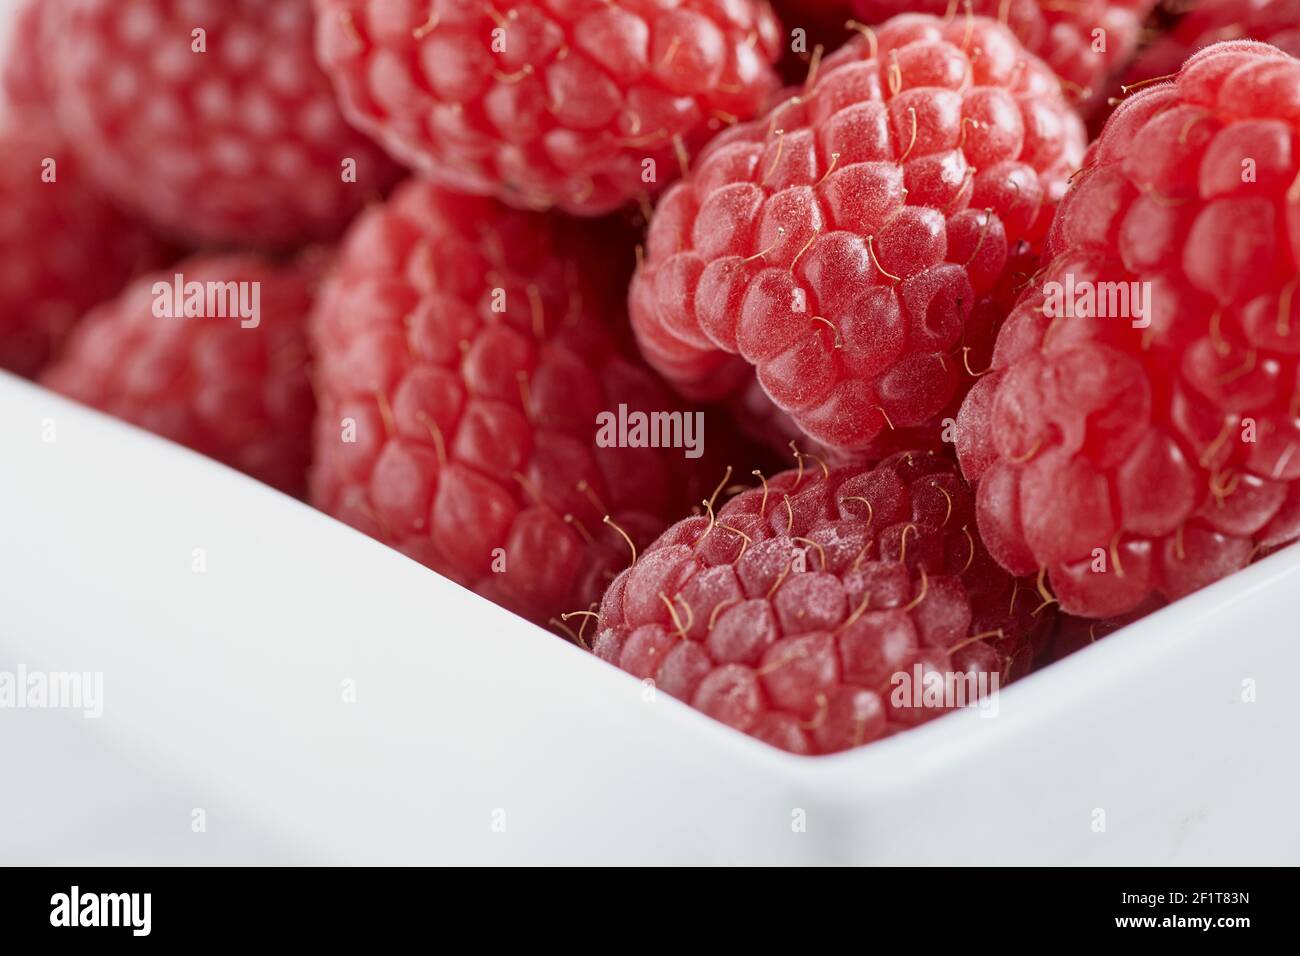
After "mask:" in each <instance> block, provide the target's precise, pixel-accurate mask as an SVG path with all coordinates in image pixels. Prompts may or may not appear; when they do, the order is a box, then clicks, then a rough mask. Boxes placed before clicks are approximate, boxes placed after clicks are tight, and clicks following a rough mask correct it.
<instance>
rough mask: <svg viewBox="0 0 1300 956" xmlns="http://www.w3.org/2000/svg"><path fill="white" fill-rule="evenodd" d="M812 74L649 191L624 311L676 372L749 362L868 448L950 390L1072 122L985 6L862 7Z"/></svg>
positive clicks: (1040, 222) (914, 421) (1025, 247)
mask: <svg viewBox="0 0 1300 956" xmlns="http://www.w3.org/2000/svg"><path fill="white" fill-rule="evenodd" d="M966 51H971V52H966ZM811 81H812V82H811V83H810V84H809V86H808V88H807V89H806V90H805V91H804V92H802V93H800V94H799V95H797V96H796V95H791V96H789V97H787V98H786V99H785V100H784V101H782V102H781V103H780V104H778V105H777V106H775V107H774V108H773V110H772V111H771V112H770V113H769V115H767V116H766V117H764V118H762V119H760V120H756V121H754V122H751V123H747V124H743V125H739V126H736V127H734V128H732V129H731V130H729V131H727V132H726V133H724V134H722V135H721V136H719V137H718V138H716V139H715V140H714V141H713V142H712V143H711V144H710V145H709V147H708V148H707V149H706V150H705V151H704V153H703V154H702V155H701V156H700V158H699V161H698V162H697V163H696V167H695V170H694V172H693V173H692V175H691V176H690V177H689V178H688V179H687V180H685V181H683V182H682V183H679V184H678V185H676V186H674V187H673V188H672V189H670V190H669V191H668V193H667V194H666V195H665V196H664V197H663V199H662V200H661V201H660V203H659V206H658V209H657V210H656V212H655V214H654V218H653V219H652V220H651V224H650V230H649V235H648V238H647V247H646V254H645V262H644V265H643V267H642V268H640V269H639V270H638V272H637V275H636V277H635V279H634V281H633V284H632V289H631V292H630V296H629V300H630V308H631V318H632V323H633V328H634V329H635V331H636V334H637V339H638V342H639V344H640V346H641V349H642V352H643V354H644V355H645V356H646V357H647V359H648V360H649V361H650V364H651V365H652V366H654V367H655V368H656V370H658V371H659V372H660V373H661V374H663V375H664V376H665V377H666V378H667V379H668V380H669V381H670V382H671V383H672V384H673V385H674V386H676V387H677V388H678V389H679V390H680V391H681V392H683V393H684V394H686V395H688V396H690V397H692V398H698V399H705V400H712V399H717V398H721V397H723V396H724V395H727V394H729V393H735V392H736V391H737V390H741V389H744V388H746V387H747V383H748V382H749V381H750V380H751V379H752V377H753V375H754V374H755V372H756V373H757V377H758V381H759V383H760V384H761V385H762V388H763V390H764V391H765V392H766V394H767V396H768V397H769V398H770V399H771V400H772V401H773V402H774V403H775V404H776V405H777V406H779V407H780V408H781V409H782V410H783V411H785V412H787V413H789V415H790V416H791V418H792V419H793V420H794V422H795V424H796V425H798V427H799V428H800V429H801V430H802V431H803V432H804V433H805V434H807V435H808V436H809V437H810V438H812V439H813V440H814V441H816V442H820V443H821V444H824V445H826V446H828V447H830V448H833V449H841V450H855V449H865V448H869V447H871V445H872V443H873V442H874V441H876V440H877V436H879V435H880V433H881V432H882V431H883V430H885V429H886V428H891V429H893V428H898V429H906V428H912V427H922V426H930V425H933V424H935V423H936V421H937V419H938V418H939V417H940V415H941V414H942V413H943V412H944V411H945V410H946V409H948V408H950V407H951V406H952V405H953V402H954V400H955V399H956V398H957V397H959V395H960V393H961V390H962V389H963V388H964V387H965V386H966V383H967V382H968V381H969V380H970V376H968V375H965V374H964V372H963V368H966V369H969V368H972V367H975V365H972V363H976V364H978V363H979V362H980V357H979V351H980V347H981V343H982V341H983V340H985V339H987V340H989V344H991V337H992V330H993V328H994V326H995V325H996V322H997V319H998V318H999V317H1000V316H1001V315H1003V314H1005V311H1004V310H1005V308H1007V307H1009V297H1008V296H1007V294H1006V287H1007V286H1008V285H1009V284H1010V280H1011V279H1012V273H1013V272H1014V266H1015V265H1016V264H1018V263H1019V262H1021V261H1022V260H1024V259H1025V258H1026V256H1027V255H1030V254H1033V253H1034V252H1036V250H1034V243H1036V242H1037V241H1038V240H1040V239H1041V237H1042V235H1043V234H1044V233H1045V232H1046V229H1047V226H1048V224H1049V223H1050V220H1051V215H1052V210H1053V208H1054V206H1055V202H1056V200H1057V198H1058V196H1059V195H1060V194H1061V193H1063V192H1064V191H1065V188H1066V185H1067V177H1068V175H1069V174H1070V173H1071V172H1072V171H1073V170H1074V169H1075V167H1076V166H1077V165H1078V163H1079V161H1080V160H1081V159H1082V156H1083V148H1084V141H1083V128H1082V123H1081V121H1080V120H1079V118H1078V116H1077V115H1076V114H1075V113H1074V111H1073V110H1071V109H1070V108H1069V107H1068V106H1067V104H1066V103H1065V101H1064V99H1063V98H1062V97H1061V96H1060V94H1059V90H1058V84H1057V82H1056V79H1055V78H1054V77H1053V76H1052V74H1051V72H1050V71H1049V70H1048V69H1047V67H1045V66H1044V65H1043V64H1042V63H1041V62H1039V61H1038V60H1037V59H1035V58H1034V57H1032V56H1031V55H1029V54H1026V53H1025V52H1024V50H1023V49H1022V48H1021V47H1020V45H1019V43H1018V42H1017V41H1016V39H1015V38H1014V37H1013V36H1012V35H1011V34H1010V32H1009V31H1007V30H1006V29H1005V28H1003V27H1001V26H999V25H998V24H996V23H995V22H993V21H992V20H989V19H986V18H972V19H970V20H957V21H953V22H945V21H941V20H939V19H937V18H935V17H928V16H919V15H918V16H901V17H896V18H894V19H893V20H891V21H890V22H889V23H887V24H885V25H884V26H883V27H881V28H880V29H879V31H878V32H872V31H870V30H866V29H865V28H864V32H863V35H861V36H858V37H856V38H855V40H853V41H852V42H850V43H849V44H848V45H846V46H845V47H842V48H841V49H840V50H838V51H837V52H836V53H834V54H832V55H831V56H830V57H828V58H827V59H826V60H825V62H824V63H823V66H822V69H821V70H820V71H819V72H818V73H817V74H816V76H815V77H812V78H811ZM1004 302H1007V304H1006V305H1004V304H1003V303H1004ZM964 348H971V349H974V350H975V351H974V352H973V353H970V354H967V353H965V352H964V350H963V349H964ZM751 366H752V367H753V368H751Z"/></svg>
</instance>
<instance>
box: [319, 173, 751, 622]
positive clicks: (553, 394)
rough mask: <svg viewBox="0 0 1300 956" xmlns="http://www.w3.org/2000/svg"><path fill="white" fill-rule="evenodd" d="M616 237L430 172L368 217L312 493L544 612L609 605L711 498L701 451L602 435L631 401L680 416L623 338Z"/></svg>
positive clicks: (326, 313) (347, 269)
mask: <svg viewBox="0 0 1300 956" xmlns="http://www.w3.org/2000/svg"><path fill="white" fill-rule="evenodd" d="M616 249H617V242H616V239H615V241H611V240H610V239H609V238H607V237H606V236H605V235H604V233H603V232H602V231H600V230H599V229H597V228H596V227H595V226H594V224H591V223H583V224H582V228H579V226H578V224H577V223H576V222H574V221H566V220H563V219H559V218H552V217H545V216H541V215H538V214H534V213H527V212H523V211H518V210H513V209H509V208H506V207H504V206H501V205H500V204H498V203H496V202H495V201H492V200H489V199H486V198H482V197H471V196H458V195H455V194H452V193H448V192H443V191H442V190H440V189H439V188H437V187H435V186H434V185H432V184H431V183H428V182H427V181H424V180H413V181H411V182H409V183H408V184H406V185H405V186H403V187H400V188H399V190H398V192H397V193H396V194H395V196H394V197H393V198H392V199H391V200H390V201H389V202H388V203H387V204H386V205H384V206H380V207H376V208H374V209H372V210H369V211H368V212H367V213H365V214H363V216H362V217H361V218H360V219H359V220H358V222H357V223H356V224H355V225H354V227H353V228H352V230H351V231H350V232H349V234H348V237H347V239H346V240H345V243H344V247H343V251H342V254H341V259H340V262H339V263H338V267H337V270H336V272H335V274H334V275H333V277H332V278H331V280H330V281H329V282H328V283H327V286H326V289H325V291H324V292H323V294H322V297H321V302H320V305H319V308H318V310H317V313H316V316H315V319H314V322H313V333H314V334H313V339H314V343H315V346H316V359H317V363H318V367H317V375H316V384H317V392H318V397H319V399H320V403H321V413H320V416H319V418H318V426H317V433H316V442H315V448H316V460H315V463H314V466H313V477H312V494H311V497H312V501H313V503H314V504H316V505H317V506H318V507H320V508H321V509H322V510H324V511H327V512H329V513H330V514H333V515H335V516H336V517H339V518H341V519H342V520H344V521H346V522H348V523H349V524H352V525H353V526H355V527H357V528H358V529H360V530H362V531H365V532H366V533H368V534H370V535H372V536H374V537H376V538H378V539H379V540H381V541H384V542H386V543H388V544H390V545H392V546H393V547H395V548H398V549H400V550H401V551H403V552H404V553H406V554H407V555H409V556H410V557H412V558H414V559H416V560H418V561H421V562H423V563H424V564H426V565H428V566H429V567H431V568H433V569H434V570H436V571H439V572H440V573H442V574H444V575H446V576H448V577H451V578H452V579H454V580H456V581H458V582H460V583H462V584H464V585H466V586H468V587H471V588H473V589H474V590H476V591H478V592H479V593H480V594H483V595H485V596H486V597H488V598H490V599H492V600H494V601H496V602H497V603H499V604H501V605H503V606H505V607H507V608H510V609H511V610H514V611H516V612H518V613H520V614H523V615H524V616H526V617H529V618H530V619H532V620H534V621H537V622H539V623H541V624H544V625H545V624H548V623H550V621H551V618H553V617H556V616H557V615H559V614H561V613H565V612H569V611H573V610H579V609H581V608H585V607H587V606H588V605H589V604H591V603H593V602H595V601H597V600H599V597H600V595H601V593H602V592H603V591H604V588H605V585H606V584H607V583H608V581H609V579H610V578H612V577H613V574H614V572H616V571H617V570H618V569H619V568H621V567H622V566H623V565H624V564H626V563H627V561H628V559H629V555H630V553H631V551H632V550H633V549H635V548H641V547H644V546H645V545H646V544H647V543H649V542H650V541H651V540H653V539H654V537H655V536H656V535H657V534H658V533H659V532H660V531H662V530H663V528H664V527H665V525H666V524H667V517H668V516H669V515H674V516H675V515H676V514H678V513H679V511H680V509H683V508H686V507H688V506H689V504H690V503H691V502H698V501H699V500H700V498H701V497H702V494H706V493H707V492H703V493H701V492H699V491H698V489H697V487H696V486H695V485H694V484H693V475H694V471H693V468H692V463H691V462H690V460H688V459H687V458H686V457H685V454H684V451H683V449H680V448H653V447H627V446H620V447H616V446H613V445H611V444H610V443H608V442H605V441H603V440H602V438H601V435H600V430H599V428H598V426H597V419H598V416H600V415H602V413H606V412H608V413H616V412H617V411H618V409H619V406H620V405H626V406H627V408H628V409H629V411H630V412H631V411H641V412H645V413H647V414H649V413H664V412H671V411H674V410H676V411H679V412H681V411H682V406H681V403H679V402H677V401H675V400H674V399H672V398H671V397H670V396H669V394H668V392H667V389H665V388H664V387H663V386H662V384H661V383H660V382H659V381H658V380H657V379H656V378H655V377H654V376H653V375H652V374H651V373H650V372H649V371H648V370H647V369H646V368H645V367H644V366H643V365H641V364H640V363H639V362H638V361H636V360H635V359H634V358H632V357H626V356H624V355H623V354H622V352H621V351H620V349H619V348H618V343H617V341H616V331H617V328H618V326H619V325H621V324H623V323H624V322H625V319H624V318H623V313H622V290H623V288H624V283H623V282H622V281H617V280H619V279H623V280H625V279H626V274H627V272H626V271H623V272H622V273H621V275H619V274H618V273H619V270H618V267H617V265H616V260H617V255H616V253H615V250H616ZM625 251H626V258H627V260H628V269H629V270H630V267H631V260H632V258H633V249H632V245H631V243H630V242H628V243H627V244H626V246H625ZM610 273H613V274H614V276H613V278H614V280H615V281H610V276H609V274H610ZM713 421H714V420H713V419H712V418H710V419H709V423H708V426H707V427H706V432H705V449H706V456H705V457H704V458H701V459H699V461H700V462H704V461H707V460H708V450H709V449H711V448H712V447H713V446H714V444H715V442H716V443H721V444H725V439H724V438H722V437H721V436H720V435H718V434H716V433H717V432H719V430H720V429H719V428H714V427H713V425H712V422H713ZM710 480H713V481H716V476H710Z"/></svg>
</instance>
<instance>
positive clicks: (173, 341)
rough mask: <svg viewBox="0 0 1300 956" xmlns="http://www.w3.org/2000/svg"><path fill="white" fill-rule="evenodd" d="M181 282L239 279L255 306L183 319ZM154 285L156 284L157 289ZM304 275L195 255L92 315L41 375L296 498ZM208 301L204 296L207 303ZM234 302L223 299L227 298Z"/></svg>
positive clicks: (303, 402)
mask: <svg viewBox="0 0 1300 956" xmlns="http://www.w3.org/2000/svg"><path fill="white" fill-rule="evenodd" d="M178 274H179V275H181V276H182V277H183V283H202V284H203V286H202V287H203V288H204V289H205V300H206V292H207V284H208V283H220V284H223V285H224V284H226V283H232V284H233V283H248V285H247V286H244V287H243V288H244V290H245V291H246V298H245V299H244V302H245V304H248V305H252V304H253V303H254V300H253V298H252V295H253V290H254V289H256V290H257V292H256V294H257V296H258V299H257V300H256V301H257V304H258V305H259V308H258V310H257V311H256V312H254V310H253V309H251V308H250V309H248V310H247V311H248V315H249V316H250V317H248V318H244V317H242V315H241V314H240V313H238V311H237V309H236V308H233V307H231V306H230V305H228V306H227V308H226V310H225V315H224V316H222V315H221V314H220V313H219V312H218V311H217V310H216V309H212V308H210V307H209V306H208V305H207V302H206V301H205V303H204V307H203V313H204V314H203V315H202V316H194V315H190V316H188V317H187V316H185V315H184V314H183V312H182V306H183V300H181V304H180V305H176V306H174V307H171V308H169V303H174V302H176V301H177V299H176V297H175V296H174V295H171V296H168V295H164V294H163V293H162V288H161V287H162V286H166V287H169V288H174V286H175V282H176V276H177V275H178ZM156 285H157V287H156ZM311 295H312V280H311V274H310V271H309V270H307V269H305V268H301V267H282V266H276V265H273V264H271V263H269V262H267V261H265V260H263V259H261V258H260V257H257V256H251V255H229V256H208V257H196V258H193V259H189V260H186V261H184V262H181V263H179V264H178V265H177V266H176V267H175V269H174V270H168V271H166V272H162V273H158V274H155V275H151V276H148V277H144V278H141V279H139V280H137V281H136V282H134V283H132V284H131V286H129V287H128V288H127V290H126V291H125V292H123V293H122V295H121V296H119V297H118V298H117V299H115V300H113V301H112V302H106V303H104V304H103V305H101V306H99V307H98V308H96V309H94V310H93V311H91V313H90V314H89V315H88V316H86V318H85V320H84V321H83V322H82V323H81V324H80V325H79V326H78V327H77V329H76V331H75V332H74V333H73V335H72V336H71V338H70V339H69V340H68V344H67V348H66V350H65V351H64V353H63V354H62V356H60V358H59V359H58V360H57V361H56V362H55V363H54V364H53V365H52V366H50V368H49V369H48V370H47V371H46V372H45V374H44V375H43V376H42V377H41V381H42V382H43V383H44V384H45V385H48V386H49V387H50V388H53V389H55V390H56V391H59V392H62V393H63V394H65V395H67V396H69V397H71V398H74V399H76V400H78V401H80V402H84V403H86V404H88V405H92V406H94V407H96V408H99V409H102V410H103V411H106V412H108V413H109V414H112V415H116V416H117V417H118V418H122V419H125V420H126V421H129V422H132V423H134V424H136V425H139V426H141V427H142V428H147V429H149V430H150V431H153V432H156V433H158V434H159V435H162V436H164V437H166V438H170V439H172V440H173V441H176V442H179V443H181V444H182V445H187V446H189V447H190V448H192V449H194V450H195V451H198V452H201V453H203V454H205V455H208V456H210V457H212V458H215V459H217V460H218V461H222V462H224V463H226V464H227V465H230V466H232V467H234V468H238V469H239V470H240V471H244V472H247V473H248V474H250V475H252V476H253V477H254V478H258V479H260V480H262V481H265V482H266V483H267V484H270V485H274V486H275V487H277V488H279V489H281V490H283V491H286V492H290V493H292V494H299V495H301V494H302V492H303V486H304V485H305V483H306V474H307V465H308V462H309V459H310V452H311V421H312V412H313V401H312V396H311V385H310V383H309V382H308V379H307V371H306V360H307V352H306V319H307V313H308V311H309V309H310V305H311ZM215 301H216V300H214V302H215ZM227 301H229V302H233V300H227Z"/></svg>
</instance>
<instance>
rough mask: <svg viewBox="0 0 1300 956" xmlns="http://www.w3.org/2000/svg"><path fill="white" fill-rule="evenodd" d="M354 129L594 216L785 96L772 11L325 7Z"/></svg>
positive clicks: (438, 172) (453, 170)
mask: <svg viewBox="0 0 1300 956" xmlns="http://www.w3.org/2000/svg"><path fill="white" fill-rule="evenodd" d="M318 7H319V11H320V12H319V30H318V34H319V50H320V59H321V62H322V64H323V65H324V66H325V69H326V70H327V71H328V72H329V73H330V75H331V76H332V77H333V79H334V83H335V86H336V88H337V89H338V92H339V96H340V98H341V100H342V102H343V105H344V109H345V111H346V113H347V115H348V117H349V118H350V119H351V120H352V122H353V123H355V124H356V125H357V126H358V127H359V128H360V129H363V130H365V131H366V132H368V133H370V134H371V135H372V136H374V137H375V138H376V139H377V140H378V141H379V142H381V143H382V144H383V145H384V146H385V147H386V148H387V149H388V150H389V152H390V153H392V155H394V156H396V157H397V158H398V159H400V160H402V161H403V162H405V163H406V164H407V165H409V166H411V167H413V168H414V169H416V170H418V171H420V172H421V173H423V174H424V175H426V176H429V177H431V178H432V179H434V180H435V181H437V182H439V183H440V184H442V185H444V186H447V187H450V188H452V189H456V190H458V191H462V192H468V193H473V194H479V195H491V196H495V197H496V198H498V199H501V200H503V201H505V202H507V203H510V204H512V205H515V206H520V207H525V208H532V209H547V208H551V207H555V208H558V209H561V210H564V211H565V212H570V213H574V214H578V215H599V214H602V213H606V212H610V211H612V210H614V209H617V208H619V207H620V206H623V205H625V204H627V203H628V202H629V201H631V200H633V199H635V198H645V197H647V196H652V195H654V194H655V193H657V192H658V191H659V189H661V188H662V187H663V186H664V185H665V184H666V183H668V182H671V181H672V180H673V179H675V178H676V177H677V174H678V173H677V171H678V169H679V167H680V166H681V165H682V164H683V163H685V162H686V159H687V156H688V155H689V154H691V153H693V152H694V151H695V150H696V149H697V148H698V147H699V146H701V145H703V143H704V142H705V141H706V140H707V139H708V137H709V136H710V135H712V133H713V132H714V131H716V130H717V129H719V128H721V127H723V126H725V125H727V124H728V123H734V122H736V121H737V120H738V119H748V118H749V117H751V116H753V115H755V114H756V113H757V112H759V110H760V109H761V108H762V107H763V106H764V105H765V101H766V99H767V98H768V97H769V96H770V95H771V94H772V93H773V92H774V91H775V89H776V87H777V86H778V85H779V83H778V80H777V77H776V74H775V72H774V71H773V70H772V68H771V63H772V61H774V60H775V59H776V55H777V52H778V44H779V35H778V26H777V23H776V20H775V18H774V17H773V16H772V13H771V11H770V9H769V8H768V6H767V3H766V0H682V2H680V3H677V2H675V3H657V2H646V0H576V2H570V0H512V2H509V3H502V4H495V5H494V4H492V3H488V2H485V0H405V2H401V3H391V2H385V0H318Z"/></svg>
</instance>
